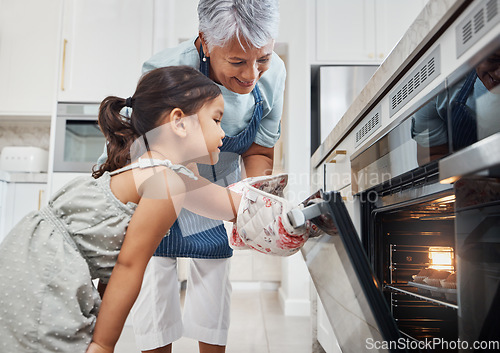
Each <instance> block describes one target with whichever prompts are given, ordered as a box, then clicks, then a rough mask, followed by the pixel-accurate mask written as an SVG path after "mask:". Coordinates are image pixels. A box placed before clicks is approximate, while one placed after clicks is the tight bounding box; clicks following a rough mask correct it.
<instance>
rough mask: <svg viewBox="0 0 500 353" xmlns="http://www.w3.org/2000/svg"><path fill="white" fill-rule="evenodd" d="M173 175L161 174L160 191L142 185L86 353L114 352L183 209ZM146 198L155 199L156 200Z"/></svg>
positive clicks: (181, 187) (155, 185) (177, 181)
mask: <svg viewBox="0 0 500 353" xmlns="http://www.w3.org/2000/svg"><path fill="white" fill-rule="evenodd" d="M172 173H173V172H166V173H165V174H164V179H165V180H168V181H167V182H166V183H163V190H158V189H162V187H160V186H159V185H158V184H159V183H158V182H149V180H148V182H146V183H145V185H144V188H143V191H144V194H143V197H142V198H141V199H140V201H139V203H138V206H137V209H136V211H135V212H134V215H133V216H132V218H131V220H130V223H129V226H128V229H127V234H126V235H125V240H124V242H123V245H122V248H121V250H120V254H119V256H118V260H117V263H116V265H115V267H114V269H113V272H112V274H111V278H110V280H109V283H108V285H107V287H106V292H105V294H104V298H103V301H102V305H101V308H100V311H99V315H98V317H97V322H96V326H95V330H94V336H93V339H92V343H91V345H90V346H89V348H88V350H87V353H91V352H92V353H97V352H99V353H101V352H113V350H114V346H115V344H116V342H117V341H118V338H119V337H120V334H121V331H122V329H123V325H124V324H125V320H126V319H127V315H128V313H129V311H130V309H131V308H132V305H133V304H134V302H135V300H136V298H137V296H138V294H139V291H140V289H141V285H142V279H143V275H144V271H145V269H146V266H147V264H148V261H149V260H150V258H151V256H152V255H153V253H154V251H155V250H156V248H157V247H158V245H159V244H160V241H161V239H162V238H163V237H164V236H165V234H166V233H167V231H168V230H169V228H170V227H171V225H172V224H173V223H174V221H175V220H176V218H177V215H176V209H180V208H181V207H182V202H183V198H184V197H183V196H184V193H183V190H184V184H183V182H182V180H181V179H180V178H179V177H178V176H177V175H176V174H175V173H173V174H174V175H172ZM167 175H168V176H167ZM157 178H161V176H158V177H157ZM157 178H156V177H155V178H152V179H157ZM146 195H155V198H150V197H146ZM161 195H165V196H164V197H161Z"/></svg>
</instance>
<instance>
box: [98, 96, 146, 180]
mask: <svg viewBox="0 0 500 353" xmlns="http://www.w3.org/2000/svg"><path fill="white" fill-rule="evenodd" d="M132 104H133V98H127V99H123V98H119V97H115V96H109V97H106V98H105V99H104V100H103V101H102V103H101V105H100V107H99V117H98V121H99V127H100V128H101V131H102V133H103V134H104V137H106V141H107V145H106V150H107V153H108V158H107V159H106V161H105V162H104V163H103V164H102V165H101V166H99V167H98V168H97V169H95V168H96V167H94V169H93V171H92V176H93V177H94V178H99V177H100V176H101V175H103V174H104V172H106V171H113V170H116V169H119V168H122V167H124V166H125V165H127V164H128V163H129V162H130V147H131V146H132V143H133V142H134V140H135V139H137V138H138V137H139V134H138V133H137V132H136V131H135V128H134V127H133V126H132V124H131V120H130V118H127V117H125V116H123V115H122V114H120V111H121V110H122V109H123V108H124V107H126V106H130V105H132Z"/></svg>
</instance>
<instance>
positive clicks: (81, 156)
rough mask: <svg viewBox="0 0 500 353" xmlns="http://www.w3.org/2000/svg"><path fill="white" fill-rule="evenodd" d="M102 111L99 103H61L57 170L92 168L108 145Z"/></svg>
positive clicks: (58, 126) (58, 115) (56, 134)
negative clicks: (99, 121)
mask: <svg viewBox="0 0 500 353" xmlns="http://www.w3.org/2000/svg"><path fill="white" fill-rule="evenodd" d="M98 112H99V104H98V103H63V102H60V103H58V105H57V117H56V126H55V148H54V172H73V173H75V172H82V173H87V172H88V173H90V172H91V171H92V167H93V166H94V165H95V164H96V162H97V159H98V158H99V156H100V155H101V154H102V152H103V149H104V145H105V138H104V135H103V134H102V132H101V130H100V129H99V126H98V124H97V116H98Z"/></svg>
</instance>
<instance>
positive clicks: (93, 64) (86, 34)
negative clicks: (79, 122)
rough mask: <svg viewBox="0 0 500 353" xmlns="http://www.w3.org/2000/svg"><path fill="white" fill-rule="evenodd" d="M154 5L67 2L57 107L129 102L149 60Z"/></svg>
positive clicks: (143, 0) (124, 0)
mask: <svg viewBox="0 0 500 353" xmlns="http://www.w3.org/2000/svg"><path fill="white" fill-rule="evenodd" d="M153 2H154V0H106V1H102V0H67V1H66V2H65V10H64V21H63V37H62V43H61V48H62V50H61V68H60V70H61V74H60V86H59V94H58V100H59V101H65V102H68V101H79V102H100V101H102V100H103V99H104V98H105V97H106V96H108V95H117V96H120V97H124V98H126V97H128V96H131V95H132V94H133V93H134V91H135V87H136V85H137V81H138V80H139V78H140V76H141V67H142V63H143V62H144V61H145V60H146V59H148V58H149V57H150V56H151V55H152V47H153V27H154V21H153V12H154V8H153Z"/></svg>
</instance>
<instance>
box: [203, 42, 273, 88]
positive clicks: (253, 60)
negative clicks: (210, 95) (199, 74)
mask: <svg viewBox="0 0 500 353" xmlns="http://www.w3.org/2000/svg"><path fill="white" fill-rule="evenodd" d="M202 36H203V34H201V35H200V37H201V38H203V37H202ZM242 43H244V41H242ZM273 48H274V40H271V41H269V42H268V43H267V44H266V45H264V46H263V47H261V48H255V47H252V46H248V45H244V47H242V46H241V44H240V42H239V41H238V40H237V39H236V38H233V39H232V40H230V41H228V42H227V44H226V45H225V46H224V47H213V48H212V50H210V51H209V52H208V53H207V52H206V46H204V47H203V49H204V50H205V54H206V56H207V57H210V78H211V79H212V80H214V81H215V82H217V83H219V84H221V85H223V86H224V87H226V88H227V89H228V90H230V91H233V92H236V93H239V94H247V93H250V92H252V90H253V88H254V87H255V84H256V83H257V81H258V80H259V79H260V78H261V76H262V74H263V73H264V72H266V71H267V70H268V69H269V67H270V66H271V58H272V53H273Z"/></svg>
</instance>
